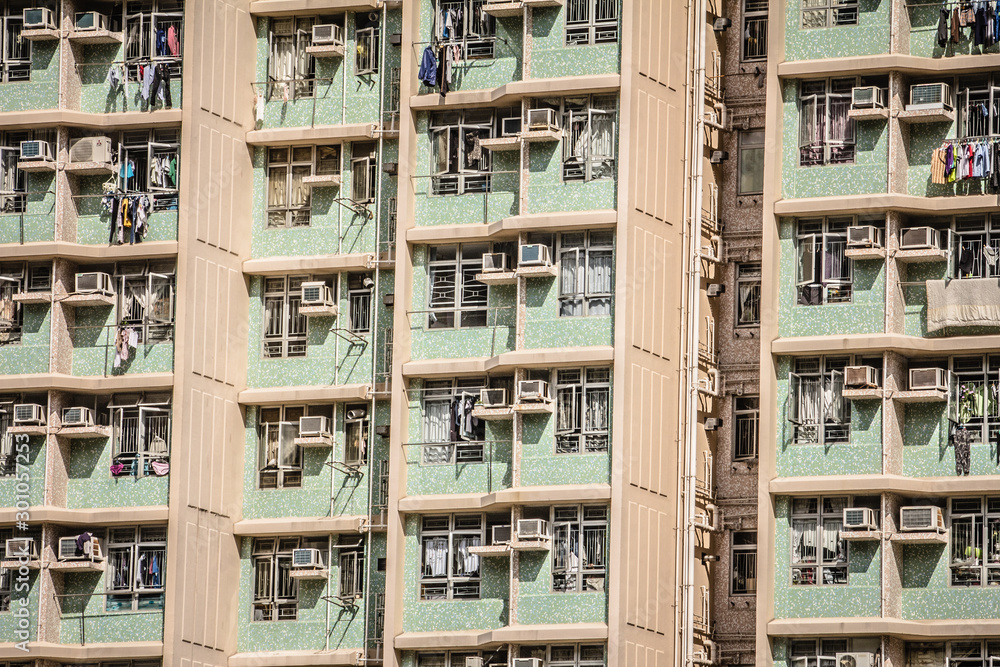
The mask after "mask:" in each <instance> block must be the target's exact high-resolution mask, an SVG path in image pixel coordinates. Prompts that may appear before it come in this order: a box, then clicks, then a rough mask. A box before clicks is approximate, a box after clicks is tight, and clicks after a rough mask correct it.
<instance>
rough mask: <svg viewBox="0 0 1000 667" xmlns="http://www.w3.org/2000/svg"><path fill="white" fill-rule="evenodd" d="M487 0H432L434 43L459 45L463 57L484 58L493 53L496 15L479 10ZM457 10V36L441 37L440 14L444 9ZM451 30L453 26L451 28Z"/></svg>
mask: <svg viewBox="0 0 1000 667" xmlns="http://www.w3.org/2000/svg"><path fill="white" fill-rule="evenodd" d="M486 4H488V0H434V44H435V46H444V47H452V46H457V47H458V48H459V51H460V54H461V56H462V60H486V59H491V58H494V57H495V56H496V53H495V49H496V18H495V17H493V16H492V15H490V14H486V13H485V12H483V11H482V7H483V6H484V5H486ZM455 9H457V10H460V11H461V16H462V25H461V27H460V30H461V32H462V34H461V35H460V36H457V37H455V36H448V37H445V36H444V29H443V26H442V25H441V15H442V13H443V12H444V11H445V10H455ZM453 29H454V28H453Z"/></svg>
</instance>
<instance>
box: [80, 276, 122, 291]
mask: <svg viewBox="0 0 1000 667" xmlns="http://www.w3.org/2000/svg"><path fill="white" fill-rule="evenodd" d="M76 293H77V294H104V295H105V296H113V295H114V293H115V288H114V281H113V280H112V279H111V276H109V275H108V274H106V273H101V272H91V273H78V274H76Z"/></svg>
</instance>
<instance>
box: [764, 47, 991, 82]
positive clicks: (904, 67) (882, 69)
mask: <svg viewBox="0 0 1000 667" xmlns="http://www.w3.org/2000/svg"><path fill="white" fill-rule="evenodd" d="M990 69H1000V54H996V53H992V54H987V55H980V56H976V55H966V56H952V57H950V58H926V57H923V56H911V55H904V54H901V53H893V54H888V53H886V54H880V55H873V56H852V57H849V58H824V59H822V60H795V61H791V62H783V63H779V64H778V76H779V77H781V78H786V77H800V76H816V75H822V74H838V73H840V72H857V73H858V74H860V75H861V76H865V75H869V74H880V73H888V72H890V71H901V72H904V73H912V74H920V73H930V74H933V73H935V72H941V73H947V74H949V75H953V74H963V73H965V72H972V71H984V70H990Z"/></svg>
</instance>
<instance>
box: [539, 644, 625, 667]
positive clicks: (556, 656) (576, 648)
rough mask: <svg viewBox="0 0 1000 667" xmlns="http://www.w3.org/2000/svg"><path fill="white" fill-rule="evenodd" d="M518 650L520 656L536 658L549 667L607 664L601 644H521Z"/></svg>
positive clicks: (600, 665) (581, 666)
mask: <svg viewBox="0 0 1000 667" xmlns="http://www.w3.org/2000/svg"><path fill="white" fill-rule="evenodd" d="M519 652H520V656H521V657H522V658H537V659H538V660H541V661H542V664H544V665H548V666H549V667H606V665H607V664H608V663H607V659H606V658H605V656H604V645H603V644H557V645H555V646H525V645H522V646H521V647H520V649H519Z"/></svg>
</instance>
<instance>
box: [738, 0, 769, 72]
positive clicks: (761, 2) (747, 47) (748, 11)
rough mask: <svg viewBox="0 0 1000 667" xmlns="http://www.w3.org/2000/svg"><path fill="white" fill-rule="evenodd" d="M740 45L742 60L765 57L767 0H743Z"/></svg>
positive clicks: (747, 60)
mask: <svg viewBox="0 0 1000 667" xmlns="http://www.w3.org/2000/svg"><path fill="white" fill-rule="evenodd" d="M742 45H743V51H742V52H741V53H742V58H741V60H742V61H743V62H751V61H754V60H766V59H767V0H743V42H742Z"/></svg>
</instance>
